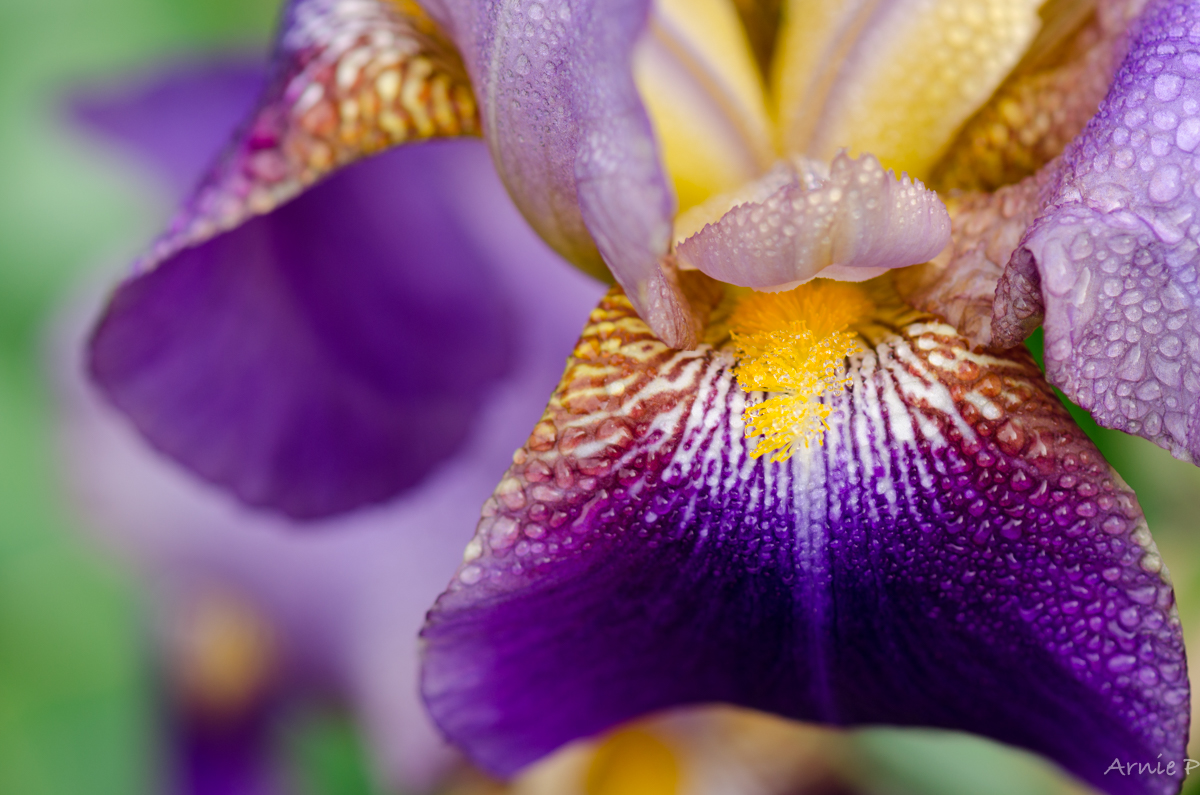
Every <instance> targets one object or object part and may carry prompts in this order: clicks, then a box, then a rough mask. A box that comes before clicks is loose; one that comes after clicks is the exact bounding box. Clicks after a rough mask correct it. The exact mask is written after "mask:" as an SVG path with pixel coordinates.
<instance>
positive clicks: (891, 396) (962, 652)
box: [423, 291, 1188, 794]
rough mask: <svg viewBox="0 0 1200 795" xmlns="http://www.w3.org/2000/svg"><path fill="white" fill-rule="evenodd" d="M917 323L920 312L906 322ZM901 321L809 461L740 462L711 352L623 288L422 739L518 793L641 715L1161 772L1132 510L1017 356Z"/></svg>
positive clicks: (725, 386) (833, 405)
mask: <svg viewBox="0 0 1200 795" xmlns="http://www.w3.org/2000/svg"><path fill="white" fill-rule="evenodd" d="M923 318H924V319H923ZM927 318H928V316H922V315H917V314H916V313H910V314H907V315H906V314H904V313H903V312H899V311H898V312H897V314H895V315H894V316H893V319H892V321H890V322H889V324H888V325H883V324H880V325H877V326H871V327H869V328H865V329H864V333H865V334H866V335H867V336H868V338H869V339H870V346H869V348H868V349H867V350H865V351H863V352H861V353H858V354H855V355H854V356H852V357H851V358H850V359H849V372H848V376H849V377H850V379H851V380H850V383H849V386H848V387H847V389H846V391H845V392H844V393H842V394H840V395H837V396H833V397H830V396H827V397H825V398H823V400H825V401H826V402H827V403H828V405H829V407H830V409H831V414H830V416H829V422H830V426H831V427H830V429H829V431H828V432H827V433H826V435H825V439H824V444H823V446H813V447H811V448H808V449H798V450H796V453H795V455H794V456H793V457H792V458H791V459H790V461H789V462H787V463H784V464H769V463H767V461H766V459H765V458H760V459H753V458H751V457H750V456H749V454H748V447H747V445H746V442H745V441H744V440H743V438H742V437H743V433H744V423H743V420H742V410H743V408H744V407H745V405H746V404H747V402H757V401H759V400H761V399H762V398H763V396H762V395H761V394H752V395H746V394H745V393H743V392H742V391H741V390H740V388H739V387H737V386H736V384H735V383H734V381H733V377H732V375H731V367H732V365H733V361H732V358H731V357H730V355H729V354H728V353H727V352H725V351H723V350H720V349H714V348H713V347H711V346H709V345H701V346H700V347H699V348H697V349H696V350H694V351H690V352H677V351H672V350H670V349H668V348H667V347H666V346H665V345H663V344H662V343H661V342H660V341H658V340H657V339H656V338H654V337H653V336H652V335H651V333H650V331H649V329H648V328H647V327H646V326H645V325H644V324H643V323H641V322H640V321H639V320H637V318H636V317H635V316H634V314H633V311H632V308H631V306H630V304H629V302H628V301H626V300H625V299H624V297H623V296H622V295H621V294H620V293H619V292H616V291H614V292H613V293H610V294H609V296H608V297H607V298H606V299H605V300H604V301H603V302H601V305H600V307H599V308H598V309H597V310H596V311H595V312H594V313H593V314H592V317H591V322H590V324H589V326H588V328H587V329H586V330H585V332H584V335H583V337H582V339H581V340H580V342H579V344H578V345H577V347H576V349H575V353H574V357H573V358H572V359H571V361H570V363H569V365H568V369H567V372H566V373H565V375H564V378H563V381H562V384H561V386H560V388H559V390H558V391H557V392H556V393H555V395H554V397H553V398H552V400H551V403H550V406H549V408H548V409H547V412H546V414H545V415H544V416H543V419H542V421H541V422H540V423H539V424H538V425H537V426H536V427H535V429H534V431H533V433H532V435H531V436H530V438H529V440H528V442H527V443H526V446H525V447H524V448H523V449H522V450H521V451H519V452H518V453H517V454H516V456H515V457H514V464H513V466H512V468H511V469H510V470H509V472H508V474H507V475H506V476H505V478H504V480H503V481H502V482H501V483H500V485H499V487H498V488H497V490H496V492H495V495H494V496H493V498H492V499H491V500H489V501H488V502H487V503H486V504H485V506H484V511H483V519H482V521H481V522H480V525H479V528H478V530H477V533H476V536H475V539H474V540H473V541H472V542H471V544H470V546H469V547H468V549H467V552H466V556H465V561H464V563H463V565H462V567H461V568H460V569H459V571H458V574H457V577H456V578H455V580H454V581H453V582H452V584H451V586H450V588H449V589H448V591H447V592H446V593H445V594H443V596H442V597H441V598H440V599H439V601H438V603H437V604H436V606H435V607H434V609H433V610H432V612H431V613H430V616H429V619H428V622H427V625H426V628H425V630H424V633H423V637H424V639H425V663H424V675H423V687H424V693H425V698H426V703H427V704H428V706H429V708H430V710H431V713H432V715H433V717H434V719H435V720H436V721H437V722H438V724H439V725H440V726H441V727H442V729H443V730H444V731H445V732H446V734H447V735H448V737H449V738H450V739H451V740H452V741H454V742H455V743H456V744H458V745H460V746H461V747H462V748H464V749H466V750H467V752H468V753H469V754H471V755H472V756H473V757H474V758H475V759H476V760H477V761H478V762H479V763H481V764H483V765H484V766H485V767H487V768H489V769H491V770H493V771H495V772H498V773H502V774H505V773H511V772H512V771H514V770H516V769H519V768H520V767H521V766H523V765H524V764H526V763H528V762H530V761H532V760H534V759H536V758H538V757H539V756H541V755H543V754H545V753H547V752H549V751H550V750H552V749H554V748H556V747H558V746H559V745H561V744H563V743H565V742H567V741H569V740H572V739H575V738H577V737H581V736H586V735H590V734H592V733H594V732H597V731H599V730H601V729H604V728H606V727H608V726H611V725H613V724H616V723H619V722H621V721H624V720H626V719H629V718H631V717H634V716H636V715H640V714H643V713H646V712H649V711H653V710H657V709H661V708H665V707H669V706H673V705H678V704H685V703H698V702H712V701H723V702H731V703H734V704H739V705H744V706H749V707H753V708H757V709H763V710H768V711H772V712H776V713H778V714H781V715H784V716H787V717H792V718H800V719H808V720H817V721H823V722H828V723H834V724H843V725H857V724H870V723H891V724H901V725H913V724H919V725H928V726H940V727H947V728H957V729H963V730H967V731H972V732H975V733H979V734H983V735H986V736H989V737H992V738H995V739H998V740H1001V741H1003V742H1007V743H1011V744H1014V745H1018V746H1023V747H1026V748H1030V749H1034V750H1036V751H1038V752H1040V753H1042V754H1044V755H1046V756H1048V757H1050V758H1051V759H1054V760H1055V761H1057V762H1058V763H1059V764H1061V765H1062V766H1064V767H1065V768H1066V769H1068V770H1070V771H1071V772H1073V773H1075V774H1076V775H1078V776H1080V777H1081V778H1083V779H1084V780H1086V781H1089V782H1091V783H1092V784H1093V785H1095V786H1097V787H1099V788H1101V789H1102V790H1105V791H1107V792H1110V793H1164V794H1165V793H1171V792H1175V791H1176V789H1177V787H1178V785H1179V775H1176V776H1175V777H1169V776H1156V775H1143V776H1129V777H1121V778H1117V777H1113V776H1107V777H1106V776H1105V775H1104V771H1105V769H1106V768H1107V767H1108V766H1109V765H1110V764H1111V762H1112V760H1113V758H1115V757H1120V758H1122V759H1125V760H1128V759H1133V760H1137V761H1145V762H1152V761H1155V760H1157V759H1158V758H1159V755H1160V754H1161V755H1162V759H1163V760H1173V761H1175V762H1176V771H1179V769H1180V768H1179V764H1180V760H1181V758H1182V755H1183V752H1184V744H1185V741H1186V737H1187V722H1188V687H1187V679H1186V671H1185V667H1184V658H1183V644H1182V636H1181V632H1180V626H1179V621H1178V618H1177V616H1176V614H1175V609H1174V605H1173V594H1172V590H1171V586H1170V584H1169V582H1168V580H1167V578H1166V573H1165V571H1164V570H1163V568H1162V561H1161V559H1160V558H1159V556H1158V555H1157V553H1156V551H1155V549H1154V545H1153V542H1152V541H1151V539H1150V535H1149V532H1148V531H1147V529H1146V524H1145V520H1144V519H1143V517H1142V514H1141V512H1140V510H1139V509H1138V507H1137V503H1136V501H1135V499H1134V497H1133V495H1132V493H1131V492H1130V491H1129V490H1128V488H1127V487H1125V485H1124V484H1123V483H1122V482H1121V481H1120V479H1119V478H1118V477H1117V476H1116V475H1115V474H1114V473H1113V471H1112V470H1111V469H1110V468H1109V467H1108V465H1107V464H1106V463H1105V462H1104V461H1103V459H1102V458H1101V457H1100V455H1099V453H1098V452H1097V451H1096V450H1095V448H1094V447H1093V446H1092V445H1091V443H1090V442H1089V441H1088V440H1087V438H1086V437H1085V436H1084V435H1083V433H1082V432H1081V431H1080V430H1079V429H1078V428H1076V427H1075V426H1074V425H1073V424H1072V423H1071V422H1070V420H1069V418H1068V415H1067V414H1066V412H1065V410H1064V409H1063V408H1062V406H1061V405H1060V404H1059V403H1058V401H1057V400H1056V399H1055V398H1054V396H1053V394H1052V392H1051V391H1050V390H1049V388H1048V387H1047V386H1046V385H1045V382H1044V381H1042V379H1041V376H1040V374H1039V373H1038V371H1037V368H1036V366H1035V365H1034V364H1033V362H1032V361H1031V360H1030V358H1029V357H1028V355H1026V354H1025V353H1023V352H1021V353H1013V354H1009V355H1006V356H1002V357H993V356H984V355H977V354H973V353H971V352H969V350H968V346H967V343H966V341H965V340H964V339H963V338H962V337H961V336H959V335H958V334H957V333H956V332H955V331H954V330H953V329H952V328H951V327H949V326H947V325H944V324H939V323H935V322H931V321H929V320H928V319H927Z"/></svg>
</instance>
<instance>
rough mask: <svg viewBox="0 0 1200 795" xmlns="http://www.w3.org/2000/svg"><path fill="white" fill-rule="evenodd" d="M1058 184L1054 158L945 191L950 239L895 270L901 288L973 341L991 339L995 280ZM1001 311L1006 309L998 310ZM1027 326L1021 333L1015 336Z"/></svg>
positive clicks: (918, 304)
mask: <svg viewBox="0 0 1200 795" xmlns="http://www.w3.org/2000/svg"><path fill="white" fill-rule="evenodd" d="M1057 187H1058V181H1057V164H1056V163H1055V164H1052V165H1050V166H1047V167H1046V168H1043V169H1042V170H1041V171H1039V172H1038V173H1037V174H1034V175H1033V176H1029V177H1026V178H1025V179H1023V180H1022V181H1020V182H1018V183H1016V184H1014V185H1006V186H1004V187H1003V188H1000V189H999V190H997V191H995V192H994V193H967V194H963V195H951V196H950V197H948V198H947V199H946V209H947V210H948V211H949V213H950V223H951V228H950V240H951V244H950V245H948V246H946V247H945V248H944V249H942V251H941V252H940V253H939V254H938V255H937V256H936V257H934V258H933V259H932V260H930V261H929V262H925V263H922V264H920V265H916V266H914V267H912V268H908V269H906V270H903V271H899V272H897V274H896V283H897V286H898V287H899V288H900V291H901V293H903V294H904V296H905V298H906V300H908V302H909V303H911V304H912V305H913V306H915V307H917V308H918V309H923V310H925V311H927V312H933V313H935V314H937V315H938V316H939V317H941V318H942V319H943V320H945V321H946V322H948V323H949V324H950V325H952V326H954V327H955V328H957V329H958V330H959V332H960V333H962V334H963V336H965V337H966V338H967V339H968V340H970V341H971V344H972V345H976V346H987V345H990V344H991V343H992V337H993V330H992V305H993V302H994V300H995V295H996V284H997V282H998V281H999V280H1000V278H1001V275H1002V274H1003V273H1004V269H1005V265H1006V263H1007V262H1008V261H1009V259H1010V258H1011V257H1012V254H1013V251H1015V250H1016V248H1017V246H1018V245H1019V244H1020V242H1021V238H1022V236H1023V235H1024V234H1025V230H1026V229H1027V228H1028V227H1029V225H1030V224H1031V223H1032V222H1033V219H1034V218H1036V217H1037V215H1038V213H1040V212H1041V211H1042V209H1043V208H1044V207H1045V206H1046V203H1047V202H1048V201H1049V198H1050V196H1052V195H1053V192H1054V190H1055V188H1057ZM1006 316H1008V312H1007V310H1006V311H1005V312H1004V313H1001V317H1006ZM1013 317H1015V315H1013ZM1026 317H1028V316H1026ZM1040 321H1041V315H1040V314H1038V315H1037V322H1040ZM1036 327H1037V323H1035V324H1034V328H1036ZM1006 328H1007V327H1006ZM1030 331H1032V329H1028V330H1026V331H1025V333H1023V334H1021V336H1020V337H1019V338H1018V339H1017V342H1020V341H1021V340H1023V339H1025V337H1027V336H1028V335H1029V332H1030ZM1013 344H1016V343H1013ZM1005 347H1012V345H1011V344H1010V345H1007V346H1005Z"/></svg>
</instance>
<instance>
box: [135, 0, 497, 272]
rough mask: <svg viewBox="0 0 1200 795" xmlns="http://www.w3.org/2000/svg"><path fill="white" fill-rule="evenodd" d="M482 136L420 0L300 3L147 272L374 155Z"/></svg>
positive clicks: (145, 264) (462, 77) (459, 70)
mask: <svg viewBox="0 0 1200 795" xmlns="http://www.w3.org/2000/svg"><path fill="white" fill-rule="evenodd" d="M478 134H479V124H478V119H477V116H476V108H475V100H474V97H473V95H472V93H471V87H470V85H469V83H468V82H467V75H466V72H465V70H464V69H463V66H462V63H461V61H460V60H459V58H458V55H457V53H456V52H455V51H454V48H453V46H451V45H450V43H449V42H448V41H446V40H445V38H444V37H443V36H442V34H441V33H440V31H439V30H438V29H437V26H436V25H434V23H433V21H432V20H430V19H429V17H427V16H426V15H425V14H424V12H422V11H421V9H420V7H419V6H417V5H416V4H415V2H413V0H291V2H290V3H289V4H288V6H287V7H286V8H285V9H284V12H283V22H282V24H281V27H280V31H279V34H278V38H277V40H276V43H275V52H274V55H273V63H272V69H271V74H270V76H269V78H268V83H267V89H266V91H265V92H264V94H263V96H262V98H261V99H260V100H259V105H258V108H257V109H256V110H255V111H254V112H253V113H252V114H251V115H250V118H249V119H247V120H246V122H245V123H244V125H243V126H242V128H241V130H240V131H239V134H238V135H236V136H235V137H234V139H233V141H232V142H231V143H230V145H229V146H228V147H227V148H226V151H225V152H224V153H223V154H222V155H221V157H220V158H218V160H217V162H216V163H215V165H214V166H213V167H212V169H211V170H210V172H209V173H208V175H207V176H206V177H205V178H204V180H203V181H202V182H201V184H200V186H199V188H198V189H197V190H196V192H195V194H194V195H193V196H192V198H191V199H190V200H189V201H188V202H187V203H186V204H185V205H184V207H183V208H182V209H181V210H180V212H179V213H178V214H177V215H176V217H175V218H174V220H173V221H172V222H171V225H170V228H169V229H168V230H167V232H166V233H165V234H163V235H162V237H161V238H159V240H158V241H157V242H156V243H155V244H154V246H153V247H152V248H151V250H150V251H149V252H148V253H147V254H146V256H145V257H144V258H143V259H142V261H141V262H139V263H138V269H139V270H140V269H147V268H150V267H153V266H155V265H156V264H158V263H159V262H161V261H162V260H164V259H166V258H167V257H169V256H171V255H172V254H174V253H176V252H177V251H179V250H180V249H182V248H185V247H187V246H189V245H194V244H196V243H199V242H201V241H203V240H206V239H208V238H210V237H212V236H213V235H214V234H217V233H219V232H222V231H225V230H228V229H232V228H234V227H236V226H237V225H238V224H240V223H242V222H244V221H246V220H247V219H249V218H251V217H253V216H255V215H259V214H262V213H265V212H269V211H270V210H272V209H274V208H275V207H277V206H279V205H280V204H281V203H283V202H285V201H287V200H288V199H291V198H292V197H294V196H296V195H297V194H299V193H300V192H301V191H302V190H304V189H305V188H307V187H308V186H309V185H311V184H313V183H314V182H316V181H317V180H319V179H320V178H322V177H323V176H325V175H327V174H329V173H330V172H332V171H334V170H336V169H338V168H340V167H342V166H345V165H347V164H349V163H352V162H354V161H356V160H358V159H360V158H362V157H364V156H366V155H370V154H373V153H375V152H379V151H382V150H384V149H387V148H388V147H391V146H395V145H396V144H401V143H406V142H410V141H414V140H423V139H428V138H435V137H453V136H458V135H478Z"/></svg>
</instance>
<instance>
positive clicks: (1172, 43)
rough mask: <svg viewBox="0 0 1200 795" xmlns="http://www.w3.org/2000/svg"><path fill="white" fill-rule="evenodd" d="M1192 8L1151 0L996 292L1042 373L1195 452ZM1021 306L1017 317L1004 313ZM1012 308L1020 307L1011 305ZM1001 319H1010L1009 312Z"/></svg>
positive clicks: (1199, 101)
mask: <svg viewBox="0 0 1200 795" xmlns="http://www.w3.org/2000/svg"><path fill="white" fill-rule="evenodd" d="M1197 147H1200V7H1197V6H1196V4H1195V3H1189V2H1180V1H1179V0H1160V1H1159V2H1154V3H1151V4H1150V5H1149V6H1148V7H1147V9H1146V10H1145V12H1144V13H1143V15H1142V17H1141V18H1140V19H1139V21H1138V24H1137V28H1136V32H1135V33H1134V36H1133V40H1132V42H1131V44H1130V52H1129V55H1128V57H1127V58H1126V60H1125V62H1124V63H1123V64H1122V66H1121V69H1120V70H1119V72H1118V73H1117V77H1116V79H1115V81H1114V83H1113V87H1112V90H1111V91H1110V93H1109V95H1108V97H1107V98H1106V99H1105V101H1104V104H1103V105H1102V106H1101V108H1100V111H1099V113H1097V115H1096V117H1095V118H1094V119H1093V120H1092V121H1091V122H1090V123H1089V124H1088V126H1087V128H1086V130H1085V131H1084V133H1083V134H1082V136H1081V137H1080V138H1079V139H1078V140H1077V141H1076V142H1075V143H1074V144H1072V146H1071V147H1070V148H1069V149H1068V150H1067V152H1066V153H1065V154H1064V155H1063V172H1062V175H1061V177H1060V182H1059V185H1058V188H1057V190H1056V192H1055V194H1054V197H1053V200H1052V203H1051V205H1050V207H1049V208H1048V209H1047V210H1046V211H1045V212H1044V213H1043V214H1042V215H1041V216H1040V217H1039V218H1038V220H1037V221H1036V222H1035V224H1034V225H1033V226H1032V227H1031V228H1030V229H1029V231H1028V232H1027V233H1026V235H1025V237H1024V239H1023V240H1022V242H1021V246H1020V248H1019V249H1018V250H1017V251H1016V252H1015V253H1014V255H1013V258H1012V260H1011V262H1010V264H1009V266H1008V273H1007V274H1006V277H1005V279H1004V280H1003V281H1002V282H1001V289H1000V290H999V291H998V292H997V295H996V320H997V321H998V322H1010V324H1011V325H1013V326H1014V328H1015V329H1016V333H1014V334H1012V335H1010V337H1009V338H1008V339H1005V340H1002V341H1003V342H1006V343H1008V344H1013V343H1015V342H1019V340H1020V337H1021V333H1022V332H1025V331H1028V329H1029V328H1030V327H1032V326H1036V323H1037V320H1039V319H1040V316H1041V314H1042V312H1043V311H1044V315H1045V320H1044V327H1045V334H1046V375H1047V377H1048V378H1049V379H1050V381H1051V383H1053V384H1055V385H1057V386H1059V387H1060V388H1062V390H1063V391H1064V392H1066V394H1067V395H1068V396H1069V397H1070V398H1071V399H1072V400H1074V401H1075V402H1076V403H1078V404H1079V405H1080V406H1083V407H1084V408H1086V409H1088V410H1089V411H1090V412H1091V413H1092V415H1093V416H1094V417H1095V418H1096V420H1097V421H1098V422H1099V423H1100V424H1101V425H1105V426H1107V427H1111V428H1116V429H1118V430H1122V431H1126V432H1128V433H1134V434H1137V435H1139V436H1144V437H1146V438H1147V439H1150V440H1151V441H1153V442H1155V443H1157V444H1159V445H1160V446H1162V447H1165V448H1167V449H1168V450H1170V451H1171V452H1172V454H1174V455H1175V456H1176V457H1178V458H1182V459H1184V460H1189V461H1192V462H1200V331H1198V329H1200V281H1197V266H1198V265H1200V245H1198V243H1197V235H1200V225H1198V224H1200V215H1198V212H1200V188H1197V185H1198V184H1200V183H1198V181H1197V174H1198V171H1197V168H1198V165H1200V160H1197V158H1196V154H1197ZM1021 307H1024V312H1025V314H1026V315H1027V318H1026V319H1025V321H1024V322H1023V323H1020V322H1016V323H1013V322H1012V318H1011V317H1009V316H1010V315H1012V314H1014V312H1013V311H1012V310H1015V309H1019V308H1021ZM1018 314H1019V313H1018ZM1006 318H1007V320H1006Z"/></svg>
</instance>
